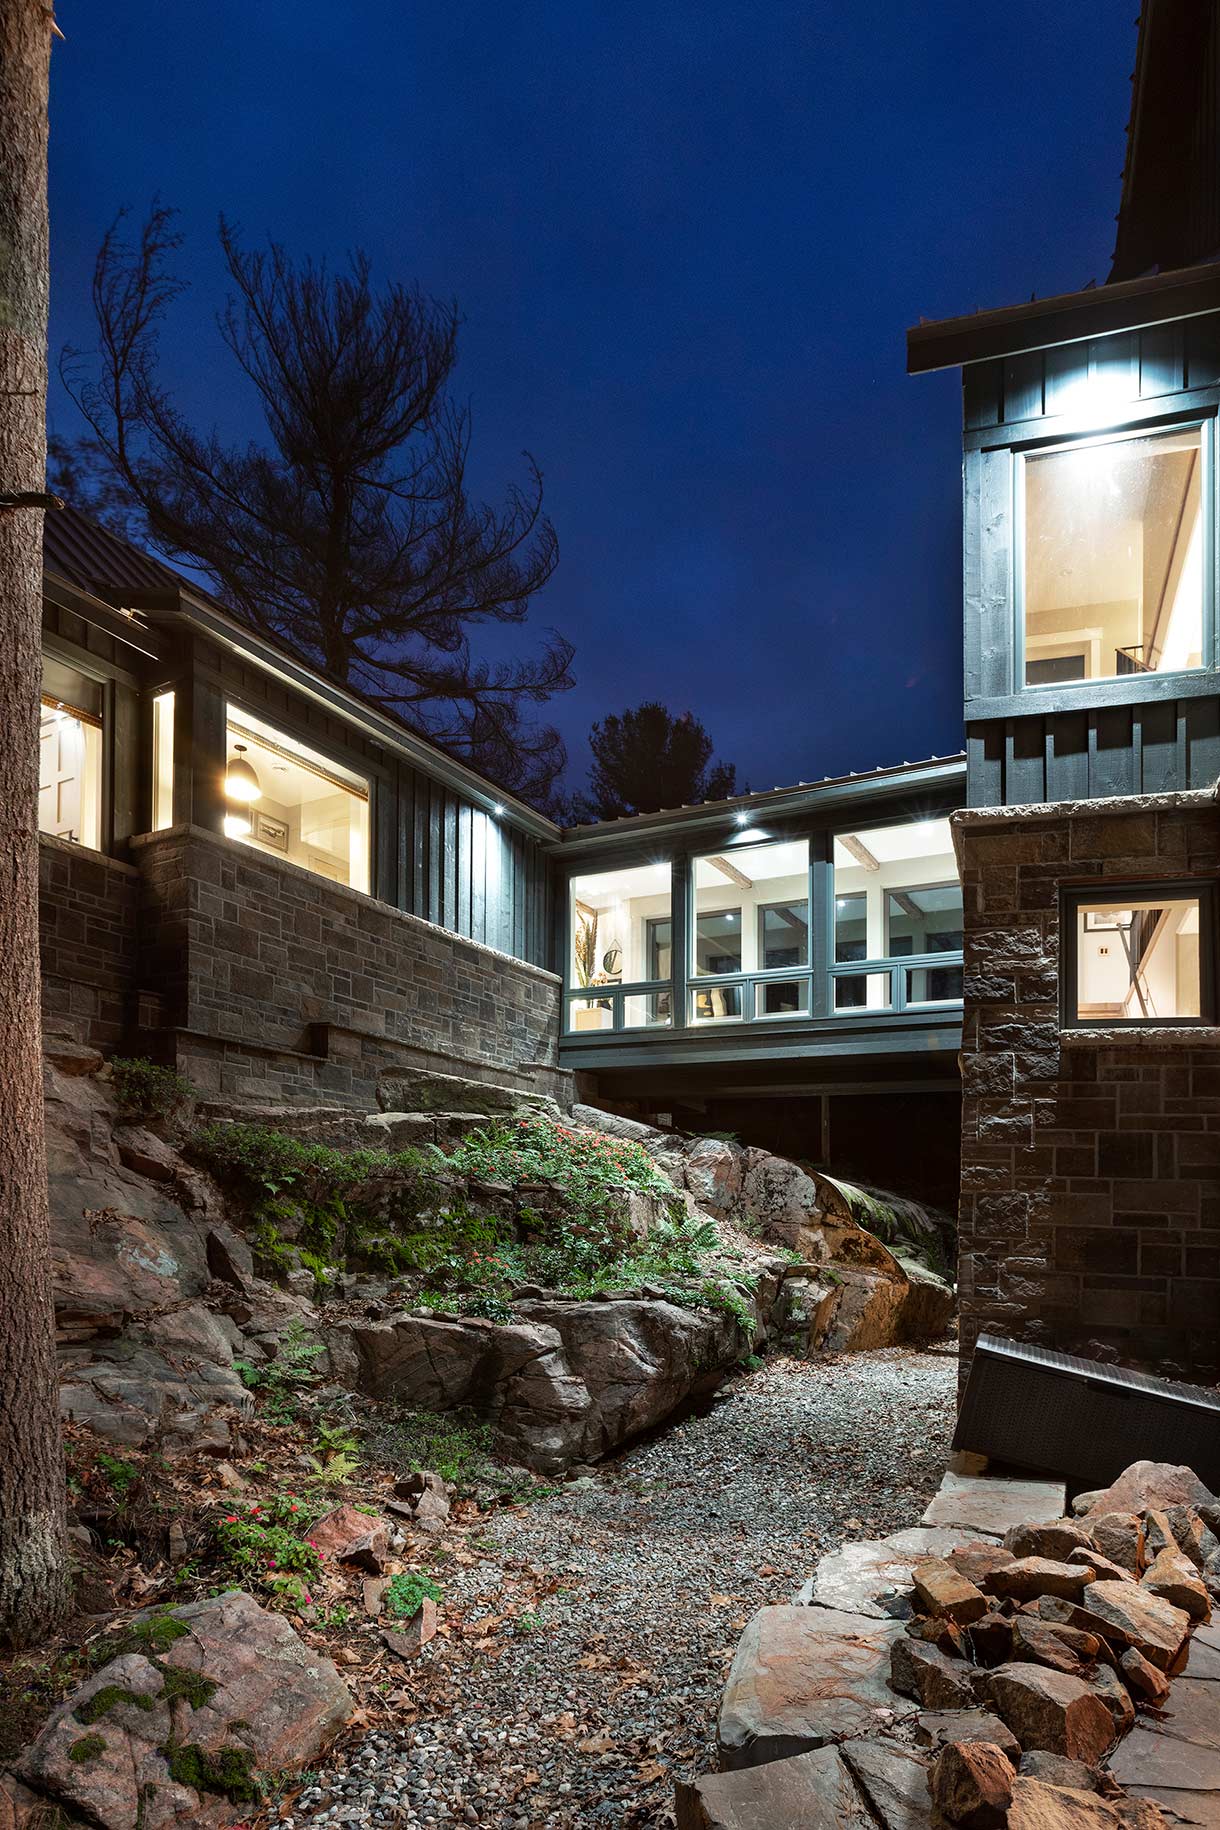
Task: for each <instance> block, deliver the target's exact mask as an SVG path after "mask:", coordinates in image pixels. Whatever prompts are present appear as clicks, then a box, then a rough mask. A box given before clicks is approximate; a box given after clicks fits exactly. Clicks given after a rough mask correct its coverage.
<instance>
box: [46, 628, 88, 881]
mask: <svg viewBox="0 0 1220 1830" xmlns="http://www.w3.org/2000/svg"><path fill="white" fill-rule="evenodd" d="M102 705H103V694H102V685H101V682H100V681H99V680H93V679H91V678H90V677H89V675H88V674H83V673H80V672H79V671H78V670H77V669H76V668H75V667H68V666H66V665H65V664H64V663H63V662H62V661H56V660H53V659H52V658H51V656H49V655H44V656H43V662H42V706H41V715H40V719H39V744H38V830H39V832H46V833H50V834H51V835H52V836H53V837H54V838H57V839H67V840H69V841H70V842H71V843H72V844H73V845H87V846H89V847H91V849H92V850H94V851H99V850H100V849H101V844H102Z"/></svg>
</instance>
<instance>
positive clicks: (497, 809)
mask: <svg viewBox="0 0 1220 1830" xmlns="http://www.w3.org/2000/svg"><path fill="white" fill-rule="evenodd" d="M491 811H492V813H493V814H494V815H495V817H496V819H497V820H498V819H499V817H500V815H501V814H502V813H503V812H504V803H503V801H497V802H496V804H495V806H494V807H493V808H492V810H491Z"/></svg>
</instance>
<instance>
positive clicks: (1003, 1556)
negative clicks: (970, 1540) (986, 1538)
mask: <svg viewBox="0 0 1220 1830" xmlns="http://www.w3.org/2000/svg"><path fill="white" fill-rule="evenodd" d="M949 1561H950V1563H951V1564H952V1565H953V1567H954V1569H957V1570H960V1571H961V1573H962V1575H963V1576H965V1578H966V1580H967V1581H968V1582H973V1583H974V1584H975V1586H976V1587H977V1588H985V1587H986V1584H987V1578H988V1576H990V1575H991V1573H992V1571H993V1570H997V1569H1004V1568H1005V1567H1006V1566H1007V1565H1008V1564H1009V1563H1012V1562H1014V1561H1015V1558H1014V1557H1013V1554H1012V1552H1011V1551H1008V1550H1005V1549H1004V1547H1003V1545H1001V1544H992V1543H987V1542H983V1541H980V1542H979V1543H977V1544H966V1545H963V1547H962V1549H961V1550H951V1551H950V1552H949Z"/></svg>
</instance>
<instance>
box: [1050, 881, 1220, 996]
mask: <svg viewBox="0 0 1220 1830" xmlns="http://www.w3.org/2000/svg"><path fill="white" fill-rule="evenodd" d="M1062 932H1063V934H1064V937H1065V939H1064V946H1065V954H1064V987H1063V1018H1064V1022H1065V1023H1066V1024H1067V1025H1068V1026H1069V1027H1070V1026H1072V1025H1074V1024H1083V1025H1086V1026H1087V1025H1089V1024H1092V1025H1095V1026H1101V1027H1109V1026H1110V1025H1112V1024H1158V1023H1165V1024H1177V1023H1199V1022H1210V1021H1213V1020H1214V1002H1215V988H1214V984H1213V961H1214V950H1215V889H1214V886H1213V885H1211V884H1204V885H1197V884H1135V885H1130V886H1126V887H1123V886H1115V885H1108V886H1107V888H1106V892H1105V895H1104V897H1103V896H1100V895H1098V893H1097V892H1096V891H1084V890H1080V891H1071V892H1069V893H1068V896H1067V902H1066V907H1065V910H1064V920H1063V924H1062Z"/></svg>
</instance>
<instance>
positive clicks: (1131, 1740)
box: [1110, 1722, 1220, 1823]
mask: <svg viewBox="0 0 1220 1830" xmlns="http://www.w3.org/2000/svg"><path fill="white" fill-rule="evenodd" d="M1110 1771H1111V1772H1112V1773H1113V1775H1114V1777H1115V1779H1117V1781H1118V1783H1119V1785H1120V1786H1127V1787H1129V1788H1130V1789H1131V1790H1132V1791H1138V1792H1139V1793H1140V1794H1141V1796H1142V1797H1145V1798H1147V1797H1151V1796H1153V1794H1156V1795H1157V1796H1159V1794H1160V1792H1161V1791H1162V1789H1164V1788H1167V1789H1168V1790H1170V1791H1173V1792H1203V1793H1209V1794H1211V1795H1212V1796H1213V1797H1214V1799H1215V1802H1216V1804H1217V1805H1218V1806H1220V1751H1218V1750H1217V1749H1216V1748H1211V1747H1195V1746H1194V1745H1193V1744H1192V1743H1191V1742H1189V1741H1180V1740H1178V1739H1177V1737H1176V1736H1174V1735H1164V1734H1161V1733H1159V1732H1158V1731H1157V1730H1156V1729H1154V1728H1149V1727H1148V1726H1147V1724H1146V1723H1145V1722H1138V1723H1137V1724H1136V1726H1135V1727H1134V1728H1133V1729H1132V1730H1131V1733H1130V1734H1129V1735H1126V1736H1124V1738H1123V1739H1122V1740H1121V1741H1120V1742H1119V1744H1118V1746H1117V1747H1116V1748H1115V1750H1114V1753H1113V1754H1112V1755H1111V1757H1110ZM1186 1821H1187V1823H1189V1822H1190V1821H1191V1820H1190V1818H1189V1817H1188V1818H1187V1819H1186ZM1204 1821H1206V1820H1204Z"/></svg>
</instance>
